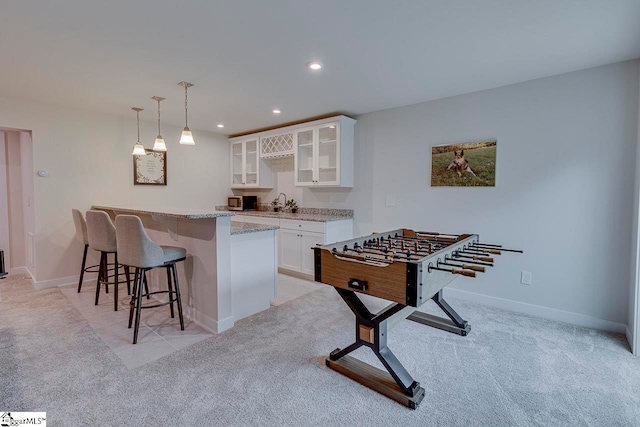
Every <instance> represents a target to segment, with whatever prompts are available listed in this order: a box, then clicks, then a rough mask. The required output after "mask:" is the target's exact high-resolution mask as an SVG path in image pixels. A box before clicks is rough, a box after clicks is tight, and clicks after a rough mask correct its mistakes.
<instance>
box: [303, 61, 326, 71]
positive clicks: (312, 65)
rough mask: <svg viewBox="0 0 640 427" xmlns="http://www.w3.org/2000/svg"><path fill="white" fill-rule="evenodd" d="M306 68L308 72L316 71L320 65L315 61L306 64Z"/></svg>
mask: <svg viewBox="0 0 640 427" xmlns="http://www.w3.org/2000/svg"><path fill="white" fill-rule="evenodd" d="M307 68H309V69H310V70H314V71H318V70H319V69H320V68H322V64H321V63H319V62H316V61H311V62H307Z"/></svg>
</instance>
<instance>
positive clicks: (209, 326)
mask: <svg viewBox="0 0 640 427" xmlns="http://www.w3.org/2000/svg"><path fill="white" fill-rule="evenodd" d="M184 314H185V315H186V316H187V317H188V318H189V319H191V320H193V322H194V323H195V324H196V325H198V326H200V327H201V328H203V329H205V330H207V331H208V332H211V333H213V334H219V333H221V332H224V331H226V330H228V329H231V328H233V325H234V324H235V322H234V321H233V317H228V318H226V319H222V320H221V321H217V320H215V319H214V318H212V317H209V316H207V315H206V314H204V313H201V312H199V311H197V310H195V309H194V308H193V307H187V309H186V310H185V313H184Z"/></svg>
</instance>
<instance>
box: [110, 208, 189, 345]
mask: <svg viewBox="0 0 640 427" xmlns="http://www.w3.org/2000/svg"><path fill="white" fill-rule="evenodd" d="M116 235H117V248H118V256H119V259H120V262H122V263H123V264H125V265H128V266H130V267H135V268H136V271H135V274H134V277H135V279H134V284H133V294H132V295H131V307H130V310H129V327H131V324H132V322H133V315H134V310H135V316H136V319H135V320H136V322H135V329H134V331H133V343H134V344H135V343H136V342H137V341H138V329H139V327H140V311H141V310H142V309H145V308H153V307H160V306H163V305H169V306H170V309H171V317H174V313H173V303H174V302H176V303H177V304H178V317H179V318H180V329H181V330H183V331H184V320H183V318H182V302H181V299H180V286H179V284H178V275H177V273H176V262H178V261H184V259H185V258H186V256H187V251H186V250H185V249H184V248H179V247H175V246H160V245H158V244H157V243H156V242H154V241H153V240H151V239H150V238H149V236H148V235H147V233H146V231H145V230H144V227H143V225H142V220H140V218H138V217H137V216H135V215H118V216H116ZM158 267H164V268H166V269H167V285H168V290H167V291H156V292H151V293H149V291H148V289H147V296H148V295H150V294H159V293H167V294H168V295H169V301H167V302H162V303H158V304H154V305H147V306H142V285H143V284H145V285H146V280H147V279H146V274H145V273H146V272H147V271H148V270H151V269H153V268H158ZM172 282H173V285H175V291H174V290H173V286H172ZM136 293H137V295H136Z"/></svg>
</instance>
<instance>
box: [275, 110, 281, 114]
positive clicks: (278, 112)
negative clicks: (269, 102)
mask: <svg viewBox="0 0 640 427" xmlns="http://www.w3.org/2000/svg"><path fill="white" fill-rule="evenodd" d="M281 112H282V111H280V110H273V114H280V113H281Z"/></svg>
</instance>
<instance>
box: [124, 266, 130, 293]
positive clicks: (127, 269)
mask: <svg viewBox="0 0 640 427" xmlns="http://www.w3.org/2000/svg"><path fill="white" fill-rule="evenodd" d="M124 274H126V275H127V295H131V274H130V272H129V266H128V265H125V266H124Z"/></svg>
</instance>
